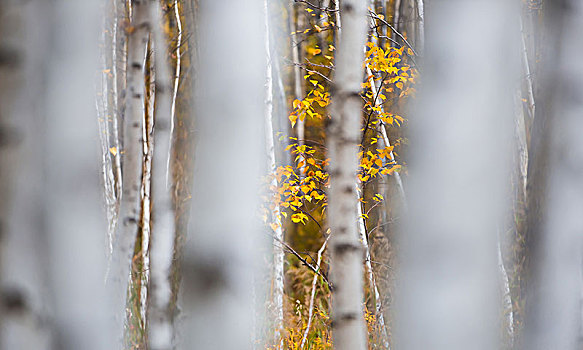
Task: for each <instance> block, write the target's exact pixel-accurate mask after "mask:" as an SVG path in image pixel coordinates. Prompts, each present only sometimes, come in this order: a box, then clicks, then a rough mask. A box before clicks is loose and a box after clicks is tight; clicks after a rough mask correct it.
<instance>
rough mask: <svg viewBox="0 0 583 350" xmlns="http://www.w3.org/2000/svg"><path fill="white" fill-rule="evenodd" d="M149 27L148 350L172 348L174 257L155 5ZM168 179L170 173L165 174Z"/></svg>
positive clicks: (162, 48)
mask: <svg viewBox="0 0 583 350" xmlns="http://www.w3.org/2000/svg"><path fill="white" fill-rule="evenodd" d="M150 17H151V22H152V24H153V27H152V30H153V41H154V53H155V59H154V67H155V72H156V77H155V86H156V87H155V101H156V102H155V109H154V156H153V163H152V199H153V205H152V231H151V239H150V242H151V245H150V262H151V263H150V276H151V280H150V288H151V290H150V293H151V294H150V295H151V298H150V303H149V305H148V325H149V326H148V328H149V338H148V339H149V342H150V348H151V349H152V350H170V349H172V347H173V337H174V330H173V326H174V325H173V321H174V320H173V319H172V317H171V315H172V312H171V310H170V300H171V295H172V289H171V285H170V273H171V271H170V270H171V266H172V257H173V254H174V235H175V230H174V210H173V205H172V196H171V193H170V188H169V187H168V185H167V184H168V182H167V180H166V175H167V172H166V171H165V170H169V169H166V167H167V166H168V164H169V159H170V144H171V135H172V133H171V125H172V122H171V120H172V117H173V111H174V105H173V100H174V98H173V96H174V95H173V94H172V81H171V76H170V67H169V65H168V57H167V52H168V47H167V46H168V45H166V40H165V38H164V33H163V32H162V27H161V26H162V13H161V8H160V5H159V4H158V3H155V4H153V5H152V6H151V8H150ZM168 178H170V179H171V178H172V173H169V174H168Z"/></svg>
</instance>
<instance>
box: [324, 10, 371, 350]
mask: <svg viewBox="0 0 583 350" xmlns="http://www.w3.org/2000/svg"><path fill="white" fill-rule="evenodd" d="M366 6H367V3H366V2H364V1H350V0H347V1H344V2H342V3H341V4H340V10H341V11H342V35H341V37H340V40H339V42H338V44H337V46H338V51H337V54H336V71H335V81H334V89H333V95H332V108H333V109H332V111H333V113H332V119H331V120H330V122H329V124H328V126H327V128H326V129H327V130H326V131H327V137H328V139H327V146H328V151H329V156H330V168H329V174H330V190H329V194H328V195H329V197H328V203H329V207H328V223H329V226H330V229H331V232H332V237H331V238H330V256H331V261H330V265H331V267H330V268H331V279H332V283H333V286H334V289H333V295H332V325H333V341H334V347H335V348H336V349H340V350H343V349H350V350H360V349H365V348H366V330H365V325H364V317H363V304H362V303H363V277H364V276H363V264H362V262H363V261H362V258H363V254H362V253H363V247H362V243H361V242H359V239H358V232H357V228H356V218H357V216H356V204H357V195H356V193H355V191H356V190H355V183H356V171H357V168H358V155H357V153H358V144H359V142H360V128H361V127H360V121H361V115H362V101H361V98H360V90H361V87H360V83H361V79H362V62H363V60H364V52H363V46H364V42H365V39H366V32H367V23H368V22H367V19H366V11H367V8H366Z"/></svg>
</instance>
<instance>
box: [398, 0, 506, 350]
mask: <svg viewBox="0 0 583 350" xmlns="http://www.w3.org/2000/svg"><path fill="white" fill-rule="evenodd" d="M426 5H427V7H428V8H427V11H428V13H431V14H432V16H431V18H429V17H428V18H427V20H426V22H425V23H426V25H427V30H426V33H427V35H428V40H426V51H425V58H424V67H423V72H424V76H423V82H422V83H423V84H424V85H423V86H422V87H421V97H420V100H419V101H418V103H419V107H418V108H417V113H416V115H415V117H414V118H413V117H412V118H410V125H411V133H412V135H411V137H410V139H411V148H412V150H411V160H410V163H409V174H410V186H409V187H408V188H409V212H408V215H407V220H406V224H405V226H404V232H403V235H402V238H401V245H400V247H402V252H401V253H402V259H401V260H402V265H401V266H402V269H401V271H400V279H399V282H398V286H397V289H398V290H397V292H398V294H397V296H396V299H395V300H396V302H397V311H396V321H395V326H396V339H395V341H394V343H395V344H396V346H398V347H399V349H405V350H407V349H435V350H446V349H447V350H458V349H459V350H462V349H484V350H486V349H495V348H497V347H498V345H499V343H498V341H499V335H498V330H499V327H498V326H497V324H498V322H497V320H498V319H499V316H500V313H501V311H500V307H499V306H500V305H501V304H500V303H499V302H498V299H499V298H498V297H497V296H498V287H497V281H498V279H497V262H496V255H497V251H496V240H497V239H496V229H497V227H496V226H497V223H498V222H500V221H501V219H502V215H503V212H504V209H505V208H506V206H505V205H504V198H505V189H506V188H507V187H508V186H506V180H507V179H508V171H507V170H508V168H509V166H508V165H509V160H510V157H509V155H510V154H511V151H512V150H511V142H510V140H511V135H512V130H513V129H512V120H513V109H512V97H513V95H512V93H513V91H512V89H511V88H509V87H512V84H509V83H508V82H509V81H513V77H514V76H515V75H516V72H515V70H514V68H515V66H516V64H517V62H518V57H516V58H515V57H513V56H512V54H509V55H503V56H502V55H492V52H506V53H508V52H510V53H512V52H515V51H516V50H514V49H513V48H514V47H513V46H512V45H513V41H512V39H513V37H514V35H513V32H512V31H510V32H509V31H508V28H512V26H511V25H509V24H512V23H513V20H514V21H515V18H516V17H515V16H516V15H517V11H516V9H515V6H513V5H512V4H511V2H508V1H505V0H493V1H492V0H476V1H455V0H454V1H441V2H432V3H428V4H426ZM493 20H495V21H496V25H493V23H492V21H493ZM517 33H518V28H517V29H516V36H517Z"/></svg>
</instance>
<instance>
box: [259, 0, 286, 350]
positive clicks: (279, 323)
mask: <svg viewBox="0 0 583 350" xmlns="http://www.w3.org/2000/svg"><path fill="white" fill-rule="evenodd" d="M263 6H264V10H263V11H264V18H265V19H264V21H265V33H266V35H265V53H266V57H267V66H266V74H265V75H266V79H265V111H264V118H265V144H266V158H267V170H268V171H269V175H270V176H273V178H272V180H271V184H270V185H271V186H272V187H274V188H277V187H278V184H277V179H276V176H275V170H276V163H275V142H274V141H273V70H272V69H273V66H272V60H273V58H272V57H271V44H270V25H269V7H268V1H267V0H264V1H263ZM275 59H277V58H275ZM280 216H281V214H280V207H279V204H275V206H274V208H273V210H272V211H271V223H272V224H274V225H275V226H273V227H274V229H273V235H274V239H273V243H274V244H273V296H272V303H273V312H274V315H273V316H274V317H275V319H274V320H273V330H274V335H273V342H272V345H274V346H276V348H278V349H283V339H284V327H283V287H284V286H283V278H284V275H283V267H284V266H283V262H284V252H283V246H282V245H281V244H279V242H282V241H283V240H284V236H283V227H282V222H281V219H280Z"/></svg>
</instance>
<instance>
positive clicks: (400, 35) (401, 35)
mask: <svg viewBox="0 0 583 350" xmlns="http://www.w3.org/2000/svg"><path fill="white" fill-rule="evenodd" d="M369 13H370V14H369V15H370V16H371V17H372V18H374V19H376V20H379V21H381V23H383V24H384V25H386V26H387V27H389V28H391V30H392V31H393V32H394V33H395V34H396V35H397V36H398V37H399V38H401V40H403V42H404V43H405V45H407V47H408V48H410V49H411V51H413V54H414V55H415V56H419V55H418V54H417V52H416V51H415V49H414V48H413V46H412V45H411V44H410V43H409V42H408V41H407V39H405V37H404V36H403V34H401V33H399V31H398V30H397V29H395V27H393V26H392V25H391V24H390V23H389V22H387V21H385V20H384V19H382V18H380V17H379V16H378V15H377V14H376V13H375V12H374V11H371V10H369Z"/></svg>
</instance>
